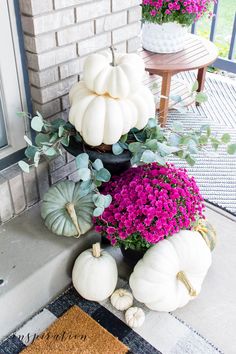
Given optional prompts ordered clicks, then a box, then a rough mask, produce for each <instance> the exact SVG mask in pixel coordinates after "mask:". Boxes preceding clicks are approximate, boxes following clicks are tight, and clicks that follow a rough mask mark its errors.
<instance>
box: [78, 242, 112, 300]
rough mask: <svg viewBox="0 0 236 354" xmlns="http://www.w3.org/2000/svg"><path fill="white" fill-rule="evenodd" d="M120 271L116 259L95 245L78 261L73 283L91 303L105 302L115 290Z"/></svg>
mask: <svg viewBox="0 0 236 354" xmlns="http://www.w3.org/2000/svg"><path fill="white" fill-rule="evenodd" d="M117 279H118V271H117V265H116V261H115V259H114V258H113V257H112V256H111V255H110V254H109V253H108V252H106V251H104V250H102V249H101V248H100V243H99V242H98V243H95V244H93V246H92V249H88V250H86V251H84V252H82V253H81V254H80V255H79V257H78V258H77V259H76V261H75V264H74V267H73V271H72V282H73V285H74V287H75V289H76V290H77V291H78V293H79V294H80V295H81V296H83V297H84V298H85V299H87V300H90V301H103V300H105V299H107V298H108V297H109V296H110V295H111V294H112V293H113V291H114V290H115V287H116V284H117Z"/></svg>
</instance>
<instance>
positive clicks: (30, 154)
mask: <svg viewBox="0 0 236 354" xmlns="http://www.w3.org/2000/svg"><path fill="white" fill-rule="evenodd" d="M37 151H38V149H37V147H36V146H33V145H31V146H28V147H27V148H26V149H25V156H26V157H27V158H28V159H30V160H33V159H34V155H35V154H36V152H37Z"/></svg>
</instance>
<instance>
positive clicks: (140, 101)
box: [69, 49, 155, 147]
mask: <svg viewBox="0 0 236 354" xmlns="http://www.w3.org/2000/svg"><path fill="white" fill-rule="evenodd" d="M144 73H145V70H144V63H143V60H142V59H141V58H140V57H139V56H138V55H137V54H120V53H117V54H115V53H114V50H113V49H112V51H106V52H103V53H100V54H91V55H90V56H88V57H87V59H86V60H85V63H84V71H83V80H82V81H80V82H78V83H76V84H75V85H74V86H73V87H72V89H71V90H70V93H69V99H70V104H71V109H70V113H69V121H70V123H71V124H72V125H74V126H75V128H76V130H77V131H78V132H79V133H80V134H81V136H82V137H83V140H84V141H85V143H87V144H88V145H90V146H92V147H93V146H99V145H101V144H106V145H112V144H115V143H116V142H118V141H119V139H120V138H121V136H122V135H124V134H126V133H128V132H129V131H130V130H131V129H132V128H134V127H135V128H137V129H139V130H140V129H143V128H144V127H145V125H146V124H147V122H148V120H149V118H151V117H154V116H155V102H154V97H153V94H152V93H151V91H150V90H149V89H148V88H147V87H145V86H144V85H143V84H142V80H143V77H144Z"/></svg>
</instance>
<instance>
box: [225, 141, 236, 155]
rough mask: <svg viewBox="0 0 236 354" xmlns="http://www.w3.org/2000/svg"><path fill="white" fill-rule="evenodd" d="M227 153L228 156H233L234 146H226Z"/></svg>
mask: <svg viewBox="0 0 236 354" xmlns="http://www.w3.org/2000/svg"><path fill="white" fill-rule="evenodd" d="M227 152H228V154H229V155H234V154H235V153H236V144H230V145H228V147H227Z"/></svg>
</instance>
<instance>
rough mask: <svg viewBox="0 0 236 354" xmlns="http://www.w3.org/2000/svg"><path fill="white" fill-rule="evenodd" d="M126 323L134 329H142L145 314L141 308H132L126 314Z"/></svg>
mask: <svg viewBox="0 0 236 354" xmlns="http://www.w3.org/2000/svg"><path fill="white" fill-rule="evenodd" d="M125 321H126V323H127V325H128V326H130V327H132V328H138V327H141V326H142V324H143V322H144V321H145V313H144V311H143V310H142V309H141V308H140V307H130V308H129V309H128V310H127V311H126V312H125Z"/></svg>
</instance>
